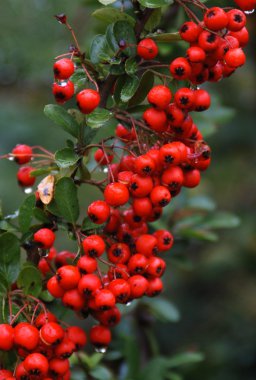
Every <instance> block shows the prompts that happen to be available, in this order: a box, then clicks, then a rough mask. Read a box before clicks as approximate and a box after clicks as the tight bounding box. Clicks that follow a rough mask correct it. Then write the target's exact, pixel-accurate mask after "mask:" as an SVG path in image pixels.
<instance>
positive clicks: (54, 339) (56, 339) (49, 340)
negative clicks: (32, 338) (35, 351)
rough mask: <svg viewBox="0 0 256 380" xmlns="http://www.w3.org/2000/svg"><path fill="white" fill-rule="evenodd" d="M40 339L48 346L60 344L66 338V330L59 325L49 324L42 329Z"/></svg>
mask: <svg viewBox="0 0 256 380" xmlns="http://www.w3.org/2000/svg"><path fill="white" fill-rule="evenodd" d="M40 338H41V340H42V341H43V342H44V343H45V344H46V345H49V346H50V345H53V344H58V343H60V342H61V341H62V339H63V338H64V330H63V328H62V327H61V326H60V325H59V324H58V323H56V322H48V323H45V324H44V325H43V326H42V327H41V329H40Z"/></svg>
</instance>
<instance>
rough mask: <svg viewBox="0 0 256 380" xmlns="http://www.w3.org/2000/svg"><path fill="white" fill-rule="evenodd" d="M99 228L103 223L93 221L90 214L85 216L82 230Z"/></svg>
mask: <svg viewBox="0 0 256 380" xmlns="http://www.w3.org/2000/svg"><path fill="white" fill-rule="evenodd" d="M98 228H102V225H98V224H96V223H93V222H92V221H91V219H90V218H89V217H88V216H87V217H86V218H84V220H83V223H82V227H81V230H82V231H90V230H95V229H98Z"/></svg>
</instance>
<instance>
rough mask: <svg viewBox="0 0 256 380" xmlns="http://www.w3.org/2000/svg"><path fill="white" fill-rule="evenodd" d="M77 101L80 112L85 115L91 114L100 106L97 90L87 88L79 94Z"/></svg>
mask: <svg viewBox="0 0 256 380" xmlns="http://www.w3.org/2000/svg"><path fill="white" fill-rule="evenodd" d="M76 100H77V105H78V108H79V109H80V111H81V112H82V113H84V114H89V113H91V112H93V111H94V110H95V108H97V107H98V105H99V104H100V94H99V93H98V92H97V91H95V90H92V89H89V88H87V89H85V90H82V91H80V92H79V93H78V94H77V96H76Z"/></svg>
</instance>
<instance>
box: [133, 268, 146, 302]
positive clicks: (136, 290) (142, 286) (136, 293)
mask: <svg viewBox="0 0 256 380" xmlns="http://www.w3.org/2000/svg"><path fill="white" fill-rule="evenodd" d="M128 283H129V284H130V287H131V299H133V298H141V297H143V296H144V294H145V293H146V291H147V288H148V280H147V279H146V278H145V277H143V276H141V275H140V274H137V275H135V276H131V277H130V278H129V280H128Z"/></svg>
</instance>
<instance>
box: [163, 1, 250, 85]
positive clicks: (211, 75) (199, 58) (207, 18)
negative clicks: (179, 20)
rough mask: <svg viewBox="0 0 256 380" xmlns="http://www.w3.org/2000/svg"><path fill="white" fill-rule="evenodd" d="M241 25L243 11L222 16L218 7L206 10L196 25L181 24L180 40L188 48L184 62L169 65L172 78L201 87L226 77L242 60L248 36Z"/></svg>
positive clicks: (243, 25) (180, 59) (178, 60)
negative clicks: (188, 45) (185, 43)
mask: <svg viewBox="0 0 256 380" xmlns="http://www.w3.org/2000/svg"><path fill="white" fill-rule="evenodd" d="M245 25H246V15H245V14H244V12H243V11H241V10H239V9H231V10H229V11H228V12H225V11H224V10H223V9H222V8H219V7H213V8H209V9H208V10H207V11H206V12H205V14H204V18H203V22H202V23H200V24H196V23H195V22H193V21H188V22H185V23H184V24H183V25H182V26H181V28H180V36H181V38H182V39H183V40H184V41H186V42H188V43H189V44H190V47H189V48H188V49H187V51H186V57H185V58H177V59H175V60H174V61H173V62H172V64H171V66H170V71H171V73H172V75H173V77H174V78H176V79H181V80H189V81H190V82H191V83H193V84H201V83H203V82H206V81H210V82H218V81H220V80H221V79H222V78H225V77H227V76H230V75H231V74H232V73H233V72H234V71H235V70H236V69H237V68H238V67H240V66H242V65H243V64H244V63H245V60H246V56H245V53H244V52H243V50H242V48H243V47H244V46H246V44H247V42H248V39H249V34H248V31H247V29H246V27H245Z"/></svg>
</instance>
